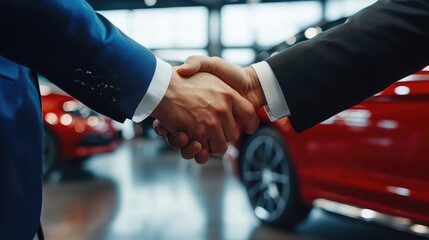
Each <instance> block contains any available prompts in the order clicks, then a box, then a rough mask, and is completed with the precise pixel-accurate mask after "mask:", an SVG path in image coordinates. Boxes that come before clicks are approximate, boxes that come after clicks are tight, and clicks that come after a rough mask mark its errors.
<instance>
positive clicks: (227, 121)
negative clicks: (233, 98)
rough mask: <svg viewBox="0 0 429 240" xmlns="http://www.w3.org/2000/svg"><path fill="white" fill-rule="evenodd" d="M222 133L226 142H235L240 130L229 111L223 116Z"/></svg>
mask: <svg viewBox="0 0 429 240" xmlns="http://www.w3.org/2000/svg"><path fill="white" fill-rule="evenodd" d="M222 128H223V133H224V135H225V139H226V141H227V142H228V143H230V142H235V141H237V140H238V138H239V137H240V131H239V128H238V126H237V122H236V120H235V118H234V116H233V115H232V114H231V113H230V114H227V115H226V116H225V117H224V118H223V122H222Z"/></svg>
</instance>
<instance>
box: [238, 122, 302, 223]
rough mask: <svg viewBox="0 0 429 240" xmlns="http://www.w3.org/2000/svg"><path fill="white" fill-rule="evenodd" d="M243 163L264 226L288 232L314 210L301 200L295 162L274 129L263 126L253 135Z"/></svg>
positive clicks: (243, 153) (242, 155)
mask: <svg viewBox="0 0 429 240" xmlns="http://www.w3.org/2000/svg"><path fill="white" fill-rule="evenodd" d="M239 162H240V175H241V179H242V182H243V184H244V186H245V189H246V191H247V195H248V197H249V200H250V204H251V206H252V208H253V212H254V214H255V215H256V217H257V218H259V219H260V220H261V221H262V222H263V223H265V224H268V225H271V226H274V227H278V228H282V229H285V228H286V229H288V228H292V227H293V226H295V225H296V224H298V223H300V222H301V221H302V220H304V219H305V218H306V217H307V215H308V213H309V212H310V209H311V207H310V206H307V205H305V204H304V203H303V201H302V200H301V197H300V194H299V192H300V191H299V184H298V181H297V177H296V171H295V169H294V167H293V164H292V160H291V158H290V155H289V152H288V150H287V147H286V144H285V142H284V140H283V138H282V137H281V135H280V134H279V133H278V132H277V131H276V130H275V129H274V128H271V127H268V126H262V127H261V128H259V129H258V130H257V131H256V133H255V134H253V135H251V136H249V137H248V138H247V139H246V140H245V141H244V145H243V148H242V151H240V156H239Z"/></svg>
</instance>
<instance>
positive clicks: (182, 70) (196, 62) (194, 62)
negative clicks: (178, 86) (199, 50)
mask: <svg viewBox="0 0 429 240" xmlns="http://www.w3.org/2000/svg"><path fill="white" fill-rule="evenodd" d="M200 70H201V61H200V59H199V57H198V56H190V57H188V58H187V59H186V61H185V63H184V64H182V65H180V66H179V67H178V68H177V70H176V71H177V72H178V73H179V74H180V75H182V76H192V75H194V74H195V73H197V72H199V71H200Z"/></svg>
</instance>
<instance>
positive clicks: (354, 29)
mask: <svg viewBox="0 0 429 240" xmlns="http://www.w3.org/2000/svg"><path fill="white" fill-rule="evenodd" d="M428 43H429V1H426V0H413V1H404V0H392V1H378V2H376V3H375V4H373V5H371V6H369V7H367V8H366V9H363V10H362V11H360V12H359V13H357V14H355V15H354V16H352V17H350V18H349V19H348V21H347V22H346V23H345V24H343V25H340V26H338V27H336V28H333V29H331V30H329V31H326V32H324V33H322V34H320V35H318V36H317V37H316V38H314V39H311V40H307V41H305V42H302V43H300V44H297V45H295V46H294V47H291V48H289V49H287V50H285V51H283V52H281V53H279V54H277V55H275V56H273V57H271V58H269V59H267V62H268V63H269V65H270V67H271V68H272V69H273V71H274V73H275V75H276V77H277V79H278V80H279V83H280V86H281V88H282V91H283V94H284V96H285V98H286V102H287V104H288V106H289V109H290V117H289V118H290V121H291V123H292V126H293V127H294V129H295V130H296V131H298V132H300V131H303V130H305V129H307V128H310V127H312V126H314V125H316V124H317V123H319V122H321V121H323V120H325V119H327V118H329V117H331V116H332V115H334V114H336V113H338V112H340V111H342V110H345V109H347V108H349V107H351V106H353V105H355V104H357V103H359V102H361V101H363V100H365V99H366V98H368V97H371V96H373V95H374V94H376V93H378V92H380V91H381V90H382V89H384V88H386V87H388V86H389V85H390V84H392V83H393V82H395V81H397V80H399V79H401V78H403V77H405V76H406V75H408V74H411V73H413V72H415V71H417V70H419V69H422V68H423V67H425V66H426V65H428V64H429V61H428V60H429V47H428Z"/></svg>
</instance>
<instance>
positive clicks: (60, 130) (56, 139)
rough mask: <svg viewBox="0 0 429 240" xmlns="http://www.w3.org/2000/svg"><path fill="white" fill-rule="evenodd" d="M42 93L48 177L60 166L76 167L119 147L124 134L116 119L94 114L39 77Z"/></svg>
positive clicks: (45, 168) (44, 166)
mask: <svg viewBox="0 0 429 240" xmlns="http://www.w3.org/2000/svg"><path fill="white" fill-rule="evenodd" d="M40 92H41V95H42V114H43V123H44V149H43V151H44V158H43V159H44V164H43V173H44V174H45V175H47V174H49V173H50V172H51V171H52V170H54V169H55V168H56V167H58V166H60V165H61V164H72V163H73V164H77V163H80V162H82V161H83V160H85V159H86V158H88V157H89V156H92V155H94V154H98V153H105V152H111V151H113V150H114V149H115V148H116V147H117V145H118V141H119V139H120V137H121V133H120V130H119V129H118V128H117V127H115V126H114V124H113V120H111V119H109V118H107V117H105V116H102V115H100V114H98V113H96V112H94V111H93V110H91V109H90V108H88V107H87V106H85V105H83V104H82V103H81V102H79V101H77V100H76V99H74V98H72V97H71V96H69V95H68V94H66V93H65V92H64V91H62V90H61V89H59V88H58V87H57V86H55V85H54V84H52V83H50V82H49V81H48V80H47V79H45V78H44V77H40Z"/></svg>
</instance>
